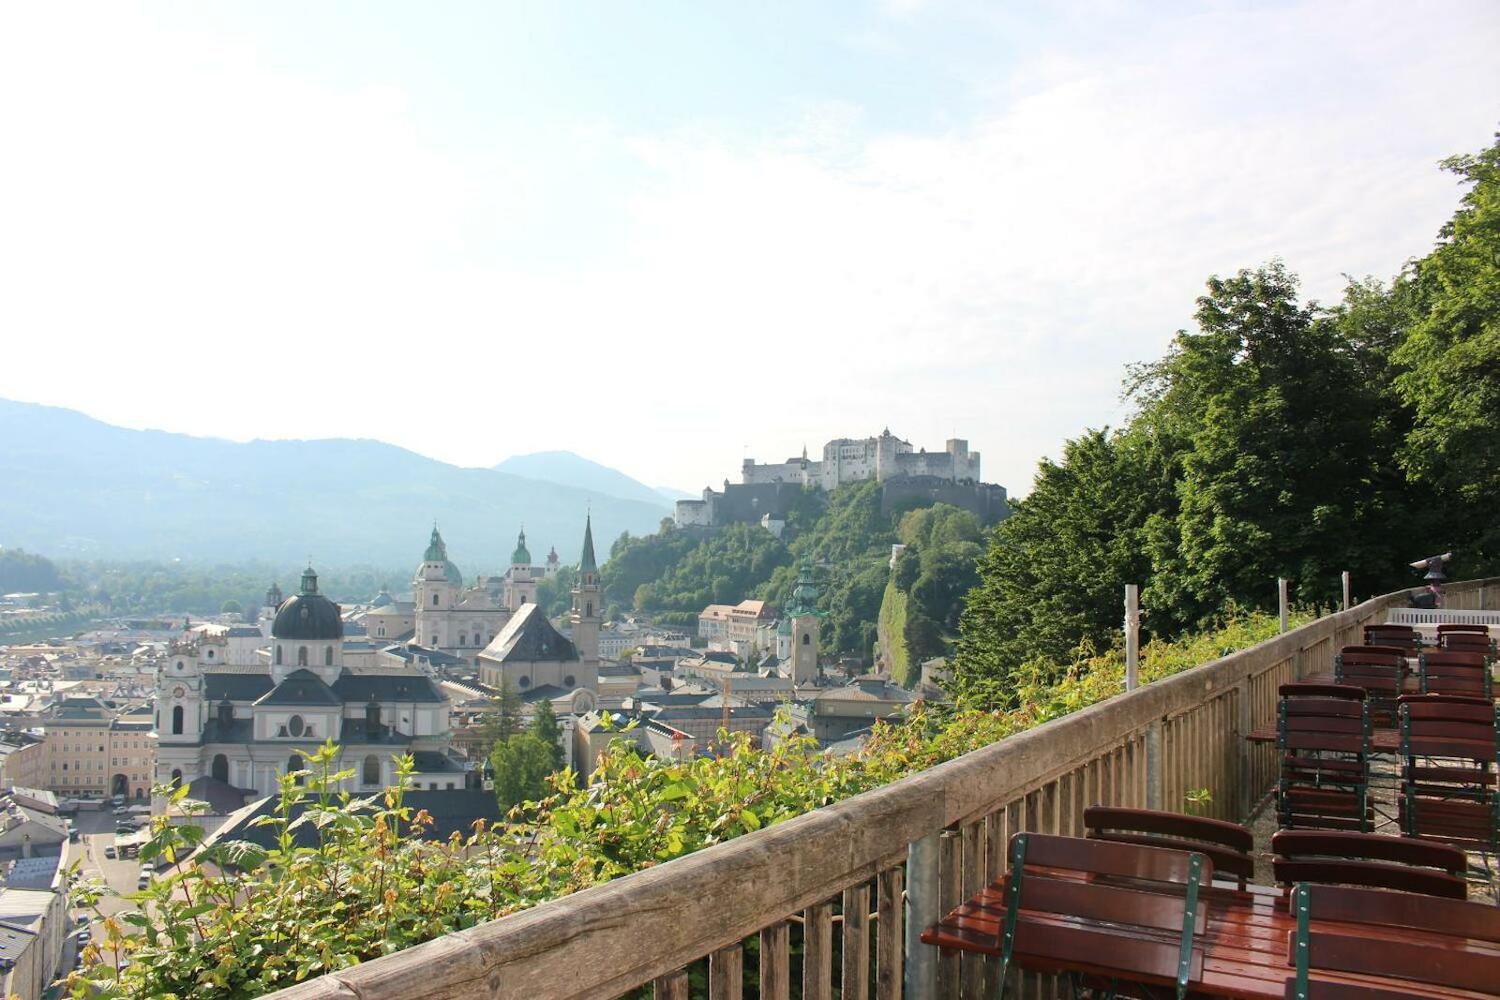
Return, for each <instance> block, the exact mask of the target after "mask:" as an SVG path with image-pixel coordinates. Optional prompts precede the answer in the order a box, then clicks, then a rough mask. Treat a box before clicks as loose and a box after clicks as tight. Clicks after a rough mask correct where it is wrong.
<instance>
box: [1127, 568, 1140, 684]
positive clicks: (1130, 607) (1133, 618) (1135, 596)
mask: <svg viewBox="0 0 1500 1000" xmlns="http://www.w3.org/2000/svg"><path fill="white" fill-rule="evenodd" d="M1140 660H1141V588H1140V585H1139V584H1134V583H1127V584H1126V585H1125V690H1126V691H1134V690H1135V689H1136V688H1138V687H1140V684H1141V669H1140V667H1141V663H1140Z"/></svg>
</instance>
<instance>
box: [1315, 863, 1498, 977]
mask: <svg viewBox="0 0 1500 1000" xmlns="http://www.w3.org/2000/svg"><path fill="white" fill-rule="evenodd" d="M1291 907H1292V915H1293V916H1294V918H1295V919H1296V921H1297V929H1296V931H1295V932H1293V933H1292V934H1291V935H1289V940H1288V942H1287V945H1288V949H1287V951H1288V954H1287V958H1288V961H1289V962H1290V964H1292V965H1293V966H1295V967H1296V970H1297V980H1298V984H1299V985H1300V986H1302V987H1306V986H1307V985H1308V983H1309V980H1310V978H1311V975H1312V974H1313V973H1315V972H1317V971H1328V972H1339V973H1357V974H1361V975H1369V976H1380V977H1382V978H1387V979H1396V980H1406V981H1410V982H1419V983H1423V984H1426V985H1431V986H1443V987H1449V988H1451V989H1461V990H1476V991H1479V992H1483V993H1490V992H1493V990H1494V988H1495V984H1496V983H1500V952H1497V951H1496V950H1495V949H1494V948H1492V947H1489V946H1487V945H1485V944H1476V942H1497V941H1500V908H1497V907H1494V906H1490V905H1486V904H1481V903H1470V902H1464V901H1461V900H1456V899H1435V898H1433V897H1431V896H1422V895H1417V894H1414V893H1405V892H1387V891H1384V890H1381V889H1354V888H1347V887H1345V886H1333V885H1307V884H1300V885H1298V886H1297V887H1296V889H1295V890H1294V891H1293V893H1292V900H1291ZM1362 928H1369V930H1363V931H1362ZM1375 928H1381V929H1392V928H1395V929H1400V930H1402V931H1404V932H1405V933H1402V934H1400V935H1391V934H1389V933H1381V931H1378V930H1375ZM1377 935H1378V936H1377ZM1304 995H1305V991H1304Z"/></svg>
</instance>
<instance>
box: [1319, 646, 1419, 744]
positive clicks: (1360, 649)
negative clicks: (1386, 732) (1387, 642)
mask: <svg viewBox="0 0 1500 1000" xmlns="http://www.w3.org/2000/svg"><path fill="white" fill-rule="evenodd" d="M1406 673H1407V668H1406V650H1404V649H1401V648H1399V647H1397V646H1345V647H1344V648H1343V649H1341V650H1340V651H1339V652H1338V653H1337V654H1335V655H1334V658H1333V679H1334V682H1335V683H1337V684H1341V685H1348V686H1351V687H1358V688H1363V689H1364V691H1365V694H1366V697H1367V698H1368V700H1369V701H1370V711H1371V719H1370V722H1371V724H1372V725H1381V724H1382V723H1383V724H1385V725H1386V726H1390V725H1392V724H1394V722H1395V718H1396V699H1397V698H1399V697H1401V694H1402V690H1403V685H1404V684H1405V683H1406Z"/></svg>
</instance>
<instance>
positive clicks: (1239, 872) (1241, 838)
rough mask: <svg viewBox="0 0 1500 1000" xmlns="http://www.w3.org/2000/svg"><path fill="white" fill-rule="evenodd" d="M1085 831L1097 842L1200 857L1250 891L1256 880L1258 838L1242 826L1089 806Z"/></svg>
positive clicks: (1084, 813)
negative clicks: (1249, 882)
mask: <svg viewBox="0 0 1500 1000" xmlns="http://www.w3.org/2000/svg"><path fill="white" fill-rule="evenodd" d="M1083 825H1084V828H1085V829H1086V830H1087V831H1088V836H1089V837H1090V838H1092V839H1095V840H1112V841H1115V842H1116V843H1122V844H1139V845H1141V846H1143V847H1164V848H1167V849H1169V850H1174V851H1198V852H1199V853H1201V854H1202V855H1204V856H1205V857H1207V858H1208V859H1209V860H1211V861H1212V862H1213V863H1214V874H1215V876H1217V877H1219V878H1221V879H1225V880H1227V881H1230V882H1235V883H1237V884H1238V886H1239V888H1241V889H1243V888H1245V882H1246V880H1247V879H1250V878H1252V877H1253V876H1254V875H1255V857H1254V855H1253V854H1252V853H1251V852H1252V851H1253V850H1254V849H1255V836H1254V835H1253V834H1252V833H1251V832H1250V831H1249V830H1248V829H1246V828H1245V827H1243V826H1241V825H1240V824H1238V823H1230V822H1228V821H1226V820H1222V819H1209V818H1208V817H1206V816H1184V815H1182V814H1181V813H1170V812H1161V811H1159V810H1155V809H1122V808H1118V807H1114V806H1100V805H1093V806H1089V807H1088V808H1087V809H1085V810H1084V811H1083Z"/></svg>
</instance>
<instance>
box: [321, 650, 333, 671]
mask: <svg viewBox="0 0 1500 1000" xmlns="http://www.w3.org/2000/svg"><path fill="white" fill-rule="evenodd" d="M323 666H325V667H331V666H333V647H332V646H329V647H327V648H326V649H324V650H323Z"/></svg>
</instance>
